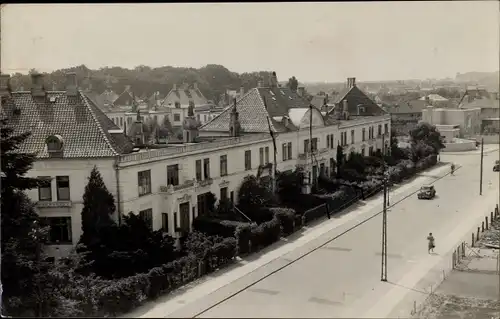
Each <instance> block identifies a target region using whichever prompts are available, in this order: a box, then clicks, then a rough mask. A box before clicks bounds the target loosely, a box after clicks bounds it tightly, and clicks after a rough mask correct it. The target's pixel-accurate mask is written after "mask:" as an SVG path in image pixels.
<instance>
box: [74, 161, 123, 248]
mask: <svg viewBox="0 0 500 319" xmlns="http://www.w3.org/2000/svg"><path fill="white" fill-rule="evenodd" d="M88 180H89V181H88V183H87V186H85V191H84V193H83V209H82V236H81V239H80V242H81V243H82V244H84V245H91V244H93V243H94V242H96V241H98V240H99V239H98V237H97V235H98V234H99V230H100V229H101V228H103V227H107V226H110V225H112V224H113V223H114V222H113V219H112V216H113V214H114V213H115V210H116V205H115V199H114V197H113V195H112V194H111V193H110V192H109V191H108V189H107V187H106V185H105V184H104V181H103V180H102V176H101V173H99V171H98V170H97V167H96V166H94V168H92V171H91V172H90V176H89V178H88Z"/></svg>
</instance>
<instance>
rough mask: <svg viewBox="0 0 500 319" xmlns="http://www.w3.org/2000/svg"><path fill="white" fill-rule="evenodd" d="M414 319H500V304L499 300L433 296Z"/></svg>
mask: <svg viewBox="0 0 500 319" xmlns="http://www.w3.org/2000/svg"><path fill="white" fill-rule="evenodd" d="M413 317H414V318H425V319H451V318H461V319H491V318H500V302H499V301H498V300H484V299H477V298H464V297H457V296H453V295H442V294H433V295H431V296H429V297H428V298H427V300H426V302H425V303H424V305H423V307H422V309H421V310H420V311H418V312H417V314H415V315H414V316H413Z"/></svg>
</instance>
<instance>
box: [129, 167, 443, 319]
mask: <svg viewBox="0 0 500 319" xmlns="http://www.w3.org/2000/svg"><path fill="white" fill-rule="evenodd" d="M448 172H449V167H448V166H441V167H437V168H434V169H431V170H429V171H427V172H426V173H425V175H424V176H419V177H417V178H416V179H414V180H413V181H411V182H409V183H408V184H403V185H401V186H400V187H399V188H397V189H395V190H393V191H391V204H395V203H397V201H399V200H401V199H402V198H405V197H406V196H408V194H411V193H413V192H415V191H417V190H418V189H419V187H420V185H422V184H424V183H431V182H433V181H434V180H435V179H436V177H440V176H443V175H445V174H447V173H448ZM381 202H382V199H381V196H380V195H377V196H375V197H373V198H371V199H368V200H367V201H365V202H361V203H360V204H361V205H362V206H361V208H360V207H359V206H360V204H357V205H354V207H351V208H348V209H347V210H345V211H343V212H341V213H339V214H337V215H334V216H333V217H332V219H330V220H325V219H321V220H319V221H318V222H316V223H313V225H312V226H309V227H305V228H304V229H303V230H302V231H300V232H299V233H298V234H293V235H291V236H289V237H288V238H285V239H282V240H281V241H279V242H278V243H276V244H275V245H272V246H270V247H268V248H267V249H265V250H264V251H262V252H260V253H257V254H253V255H251V256H249V257H248V258H245V259H246V260H242V259H240V258H238V259H237V262H236V263H235V264H234V265H231V266H230V267H228V268H226V269H223V270H221V271H219V272H217V273H214V274H212V275H209V276H206V277H205V278H201V279H200V280H198V281H195V282H193V283H191V284H189V285H187V286H186V287H182V288H180V289H178V291H176V292H174V293H172V294H169V295H166V296H164V297H160V298H159V299H157V300H156V301H154V302H150V303H148V304H146V305H144V306H142V307H140V308H139V309H136V310H135V311H133V312H131V313H129V314H127V315H125V316H124V317H128V318H130V317H141V318H153V317H167V316H170V315H172V314H174V315H177V316H178V317H181V315H180V313H181V312H187V313H186V314H185V315H186V316H189V315H188V313H193V312H194V313H196V311H195V309H194V308H200V309H201V310H203V307H208V306H210V305H211V304H214V303H216V302H218V301H219V300H223V299H224V298H225V296H227V295H231V294H232V293H234V291H235V290H236V291H237V290H238V286H244V285H245V284H246V283H248V282H255V281H257V280H259V279H261V278H263V277H264V276H266V274H267V273H270V272H272V271H273V270H272V269H274V268H279V267H282V266H283V264H286V262H287V260H289V259H290V258H291V257H292V256H285V255H287V254H290V253H292V254H290V255H296V253H299V252H300V253H303V252H307V251H308V250H311V249H314V247H310V246H313V245H312V244H314V242H315V241H317V240H318V239H320V237H322V236H323V235H325V234H327V233H328V232H330V231H331V230H334V229H336V228H338V227H340V226H342V225H344V224H347V223H349V222H361V221H363V220H365V219H366V218H367V217H371V216H372V215H373V211H374V210H375V211H376V212H378V211H380V210H381V208H382V204H381ZM282 257H287V258H282ZM216 292H217V293H216ZM202 299H203V300H202ZM188 308H189V309H188ZM184 310H186V311H184ZM182 316H184V314H183V315H182Z"/></svg>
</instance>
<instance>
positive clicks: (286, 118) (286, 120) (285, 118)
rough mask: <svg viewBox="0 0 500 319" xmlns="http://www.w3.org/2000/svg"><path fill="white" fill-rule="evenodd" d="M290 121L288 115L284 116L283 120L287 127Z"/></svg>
mask: <svg viewBox="0 0 500 319" xmlns="http://www.w3.org/2000/svg"><path fill="white" fill-rule="evenodd" d="M288 121H289V119H288V116H283V121H282V122H283V125H284V126H285V127H287V126H288Z"/></svg>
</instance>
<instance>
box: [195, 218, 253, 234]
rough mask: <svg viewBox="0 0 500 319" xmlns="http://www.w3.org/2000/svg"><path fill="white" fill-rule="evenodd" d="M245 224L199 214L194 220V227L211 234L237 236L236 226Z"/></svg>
mask: <svg viewBox="0 0 500 319" xmlns="http://www.w3.org/2000/svg"><path fill="white" fill-rule="evenodd" d="M245 224H246V223H244V222H237V221H232V220H222V219H217V218H212V217H205V216H198V217H196V218H195V220H194V221H193V229H194V230H197V231H199V232H202V233H204V234H206V235H209V236H222V237H235V235H234V233H235V231H236V228H237V227H238V226H240V225H245Z"/></svg>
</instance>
